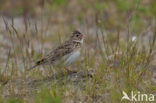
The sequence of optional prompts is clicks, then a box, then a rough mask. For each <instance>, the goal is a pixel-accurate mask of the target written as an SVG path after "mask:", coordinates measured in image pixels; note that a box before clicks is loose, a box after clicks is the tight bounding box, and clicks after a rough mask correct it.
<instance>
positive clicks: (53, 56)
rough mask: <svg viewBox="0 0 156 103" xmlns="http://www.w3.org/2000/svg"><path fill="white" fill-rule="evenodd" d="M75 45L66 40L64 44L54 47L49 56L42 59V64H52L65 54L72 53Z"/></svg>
mask: <svg viewBox="0 0 156 103" xmlns="http://www.w3.org/2000/svg"><path fill="white" fill-rule="evenodd" d="M74 48H75V46H74V45H72V43H71V42H65V43H64V44H62V45H60V46H59V47H58V48H56V49H54V50H53V51H52V52H50V53H49V54H48V55H47V56H45V57H44V58H43V59H41V60H40V64H44V63H48V62H50V63H51V64H52V63H53V62H55V61H56V60H58V59H60V58H61V57H63V56H64V55H66V54H68V53H71V52H72V51H73V50H74Z"/></svg>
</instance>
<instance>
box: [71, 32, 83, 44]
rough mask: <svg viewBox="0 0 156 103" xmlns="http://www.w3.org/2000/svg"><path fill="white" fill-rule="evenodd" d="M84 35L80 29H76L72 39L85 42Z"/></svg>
mask: <svg viewBox="0 0 156 103" xmlns="http://www.w3.org/2000/svg"><path fill="white" fill-rule="evenodd" d="M84 37H85V35H84V34H82V33H80V32H79V31H78V30H74V31H73V32H72V36H71V39H72V40H73V41H75V42H79V43H83V40H84Z"/></svg>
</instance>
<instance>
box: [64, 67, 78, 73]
mask: <svg viewBox="0 0 156 103" xmlns="http://www.w3.org/2000/svg"><path fill="white" fill-rule="evenodd" d="M65 69H66V70H67V73H69V74H71V73H77V71H76V70H71V69H70V68H65Z"/></svg>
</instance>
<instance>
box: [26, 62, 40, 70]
mask: <svg viewBox="0 0 156 103" xmlns="http://www.w3.org/2000/svg"><path fill="white" fill-rule="evenodd" d="M37 66H38V64H35V65H34V66H32V67H30V68H29V69H27V70H28V71H29V70H32V69H34V68H36V67H37Z"/></svg>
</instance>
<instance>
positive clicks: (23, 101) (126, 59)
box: [0, 0, 156, 103]
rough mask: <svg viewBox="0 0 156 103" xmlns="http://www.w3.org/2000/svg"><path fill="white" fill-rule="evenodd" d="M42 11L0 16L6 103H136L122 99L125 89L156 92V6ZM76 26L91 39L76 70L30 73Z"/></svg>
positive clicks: (0, 70)
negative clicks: (10, 16)
mask: <svg viewBox="0 0 156 103" xmlns="http://www.w3.org/2000/svg"><path fill="white" fill-rule="evenodd" d="M62 1H63V2H62ZM35 3H36V1H35V2H34V3H32V4H31V6H30V7H32V8H33V12H34V11H35V7H38V6H36V4H35ZM150 4H152V5H150ZM43 6H44V7H43V8H41V13H38V14H36V17H33V18H31V17H26V18H25V16H24V17H14V18H12V19H10V18H6V16H3V17H1V18H0V23H1V24H2V25H0V26H1V28H0V47H1V48H0V52H1V54H0V103H72V102H76V103H77V102H78V103H118V102H121V103H122V102H123V103H131V102H130V101H127V100H123V101H121V98H122V96H123V94H122V91H125V92H126V93H128V94H130V93H131V91H135V92H137V91H139V92H141V93H147V94H150V93H152V94H156V85H155V84H156V82H155V81H156V80H155V77H154V70H155V69H154V68H155V60H156V57H155V48H156V45H155V40H156V31H155V28H156V27H155V6H156V3H155V1H146V0H142V1H140V0H132V1H131V0H127V1H123V0H116V1H113V0H109V1H108V0H104V1H100V0H99V1H93V0H91V1H89V0H86V1H83V0H81V1H76V0H73V1H71V2H68V1H67V0H54V1H53V3H51V2H45V3H44V5H43ZM3 7H4V8H3V9H5V6H3ZM13 10H15V9H13ZM30 10H32V9H31V8H30ZM4 11H5V10H4ZM21 11H24V10H22V9H20V13H21ZM17 12H18V11H17ZM29 12H31V11H28V13H29ZM15 15H16V14H15ZM17 15H19V14H17ZM24 18H25V19H24ZM24 20H25V21H24ZM23 21H24V22H23ZM75 28H77V29H79V30H80V31H81V32H83V33H85V34H87V37H86V40H85V44H84V46H83V49H82V55H81V57H80V58H79V60H78V61H77V62H76V63H74V64H73V65H72V66H70V67H69V68H70V69H74V70H76V71H77V73H73V74H68V73H65V72H64V71H65V70H64V68H56V67H52V66H43V67H42V66H40V67H37V68H35V69H34V70H32V71H29V72H28V71H25V70H26V69H27V68H29V67H30V66H31V65H32V64H33V63H34V62H35V61H36V60H38V59H40V58H42V57H43V56H44V55H45V54H46V53H48V52H49V51H50V50H51V49H53V48H55V47H56V46H57V45H59V44H60V43H61V42H63V41H64V40H66V39H67V38H68V37H69V36H70V34H69V33H70V32H71V31H72V30H74V29H75ZM132 38H136V39H135V40H134V39H132Z"/></svg>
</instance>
